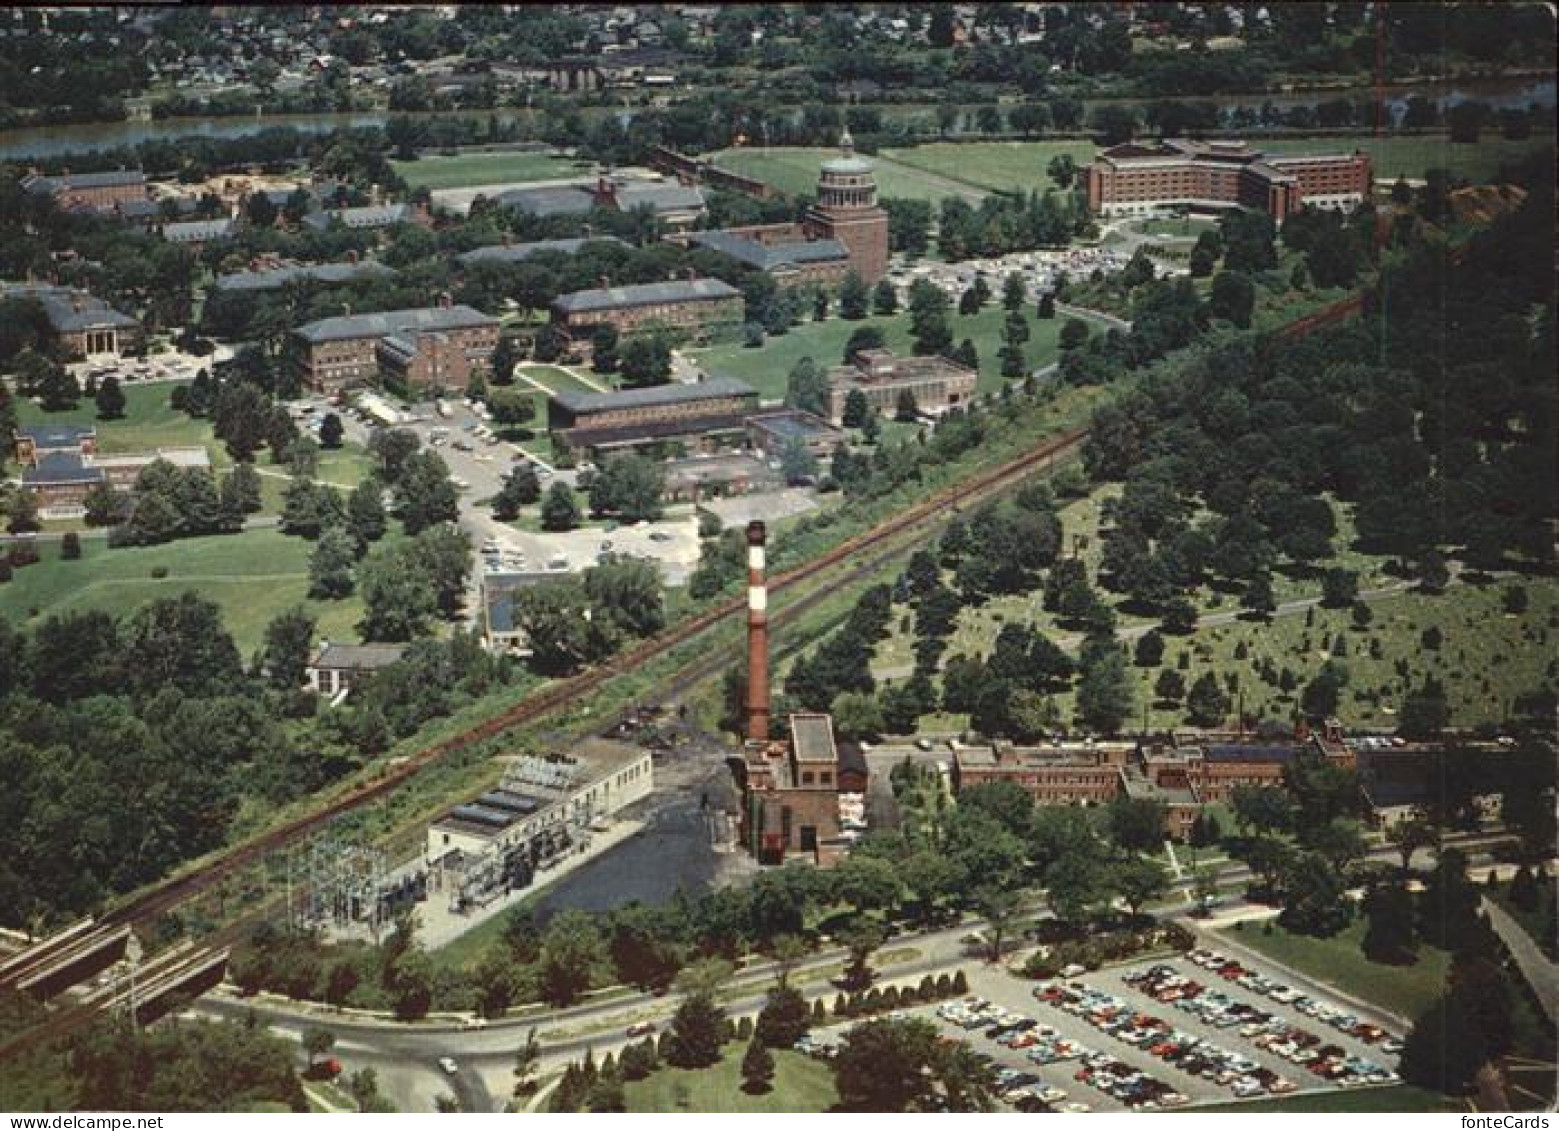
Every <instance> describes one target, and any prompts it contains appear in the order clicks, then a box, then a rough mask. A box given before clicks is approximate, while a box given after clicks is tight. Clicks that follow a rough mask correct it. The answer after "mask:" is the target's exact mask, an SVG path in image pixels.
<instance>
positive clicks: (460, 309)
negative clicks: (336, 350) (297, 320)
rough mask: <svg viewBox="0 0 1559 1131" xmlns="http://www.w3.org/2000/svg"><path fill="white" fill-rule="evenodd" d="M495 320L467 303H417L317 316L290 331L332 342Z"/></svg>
mask: <svg viewBox="0 0 1559 1131" xmlns="http://www.w3.org/2000/svg"><path fill="white" fill-rule="evenodd" d="M497 324H498V320H497V319H496V318H494V317H492V316H491V315H489V314H483V313H482V312H481V311H480V310H475V309H472V308H471V307H469V306H421V307H416V308H414V309H411V310H386V311H381V312H380V313H378V314H342V315H338V316H336V317H334V318H321V319H319V320H318V321H316V322H310V323H308V324H306V325H303V326H299V327H298V328H297V330H295V331H294V333H296V334H297V335H298V336H299V337H301V338H302V339H303V340H304V341H306V342H332V341H341V340H343V339H346V338H383V337H388V336H389V335H391V334H395V333H404V332H406V331H418V330H459V329H465V328H468V327H472V326H496V325H497Z"/></svg>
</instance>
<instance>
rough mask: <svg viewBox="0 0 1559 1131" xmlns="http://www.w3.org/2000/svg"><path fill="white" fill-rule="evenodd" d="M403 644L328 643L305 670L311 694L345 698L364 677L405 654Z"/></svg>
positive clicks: (323, 644)
mask: <svg viewBox="0 0 1559 1131" xmlns="http://www.w3.org/2000/svg"><path fill="white" fill-rule="evenodd" d="M405 651H406V646H405V645H404V644H343V643H340V642H339V641H332V640H325V641H322V642H321V643H320V646H319V650H318V651H317V652H315V653H314V655H313V656H312V657H311V658H310V659H309V662H308V667H306V668H304V669H303V674H304V679H305V681H306V682H307V685H308V688H309V690H310V691H317V692H318V693H319V694H321V695H324V696H327V697H332V698H333V697H336V696H343V697H344V696H345V695H346V693H347V692H348V691H350V690H351V689H352V685H353V684H354V683H356V682H357V681H358V680H360V679H362V678H363V677H364V676H368V675H373V673H374V672H376V671H379V670H381V669H383V668H387V667H389V666H390V665H391V664H393V663H395V662H396V661H398V660H399V659H400V658H401V656H402V655H404V654H405Z"/></svg>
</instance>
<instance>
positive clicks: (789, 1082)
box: [623, 1042, 839, 1113]
mask: <svg viewBox="0 0 1559 1131" xmlns="http://www.w3.org/2000/svg"><path fill="white" fill-rule="evenodd" d="M745 1051H746V1046H745V1045H742V1044H740V1043H737V1042H732V1043H731V1044H728V1045H727V1046H726V1049H725V1058H724V1059H723V1060H721V1061H720V1063H719V1064H717V1065H715V1066H714V1067H712V1068H700V1069H695V1070H692V1071H688V1070H684V1069H681V1068H662V1069H659V1070H658V1071H656V1072H654V1073H652V1074H651V1075H650V1076H649V1077H647V1078H646V1079H643V1080H636V1081H634V1082H632V1083H629V1084H625V1085H624V1086H623V1091H624V1093H625V1094H626V1096H627V1100H628V1110H629V1111H632V1112H678V1111H698V1112H731V1113H737V1112H740V1113H746V1112H819V1111H827V1110H828V1109H829V1108H831V1107H833V1106H834V1105H835V1104H836V1103H838V1101H839V1093H838V1092H837V1091H836V1090H835V1089H834V1077H833V1072H832V1071H831V1070H830V1069H829V1067H828V1065H826V1064H824V1063H823V1062H822V1061H818V1060H813V1059H812V1058H811V1057H807V1056H802V1055H801V1054H800V1053H797V1052H790V1051H789V1050H779V1051H776V1052H775V1053H774V1080H773V1086H772V1088H771V1089H770V1090H769V1091H768V1092H766V1093H764V1094H763V1095H758V1096H753V1095H748V1094H747V1093H746V1092H744V1091H743V1090H742V1074H741V1063H742V1054H743V1053H744V1052H745Z"/></svg>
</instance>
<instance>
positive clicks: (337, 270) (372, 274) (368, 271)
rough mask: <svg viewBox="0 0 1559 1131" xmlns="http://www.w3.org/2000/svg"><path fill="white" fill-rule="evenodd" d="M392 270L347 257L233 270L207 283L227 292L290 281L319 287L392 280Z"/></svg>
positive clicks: (260, 288) (276, 287) (270, 287)
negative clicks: (252, 269) (347, 258)
mask: <svg viewBox="0 0 1559 1131" xmlns="http://www.w3.org/2000/svg"><path fill="white" fill-rule="evenodd" d="M394 277H395V269H394V268H393V267H386V266H385V265H384V264H383V263H375V262H373V261H372V260H363V261H361V262H359V261H357V260H353V259H349V260H347V261H346V262H344V263H319V264H314V265H312V266H300V265H297V264H293V265H289V266H286V267H269V268H262V269H260V270H257V271H233V272H230V273H229V274H226V275H218V276H217V278H216V279H215V280H213V282H212V284H211V286H212V289H213V290H218V291H226V292H229V293H244V294H247V293H250V292H257V291H275V290H280V289H281V288H282V287H285V286H287V285H289V284H291V283H305V282H307V283H317V284H318V285H320V286H322V287H335V286H340V285H342V284H344V283H356V282H360V281H361V280H363V279H392V278H394Z"/></svg>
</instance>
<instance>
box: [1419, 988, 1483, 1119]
mask: <svg viewBox="0 0 1559 1131" xmlns="http://www.w3.org/2000/svg"><path fill="white" fill-rule="evenodd" d="M1490 1057H1491V1048H1490V1042H1489V1038H1488V1035H1487V1034H1485V1033H1484V1031H1483V1028H1482V1026H1481V1025H1480V1023H1479V1020H1478V1016H1477V1014H1476V1012H1475V1011H1474V1010H1473V1009H1472V1008H1471V1006H1470V1005H1469V1003H1468V1002H1467V1001H1466V999H1465V998H1464V997H1463V996H1462V995H1459V994H1454V993H1453V994H1447V995H1445V996H1444V997H1442V998H1441V999H1440V1000H1439V1001H1437V1002H1436V1003H1435V1004H1434V1005H1432V1006H1430V1007H1429V1008H1428V1009H1427V1010H1426V1011H1425V1012H1424V1013H1422V1014H1421V1015H1420V1016H1419V1017H1418V1019H1417V1020H1415V1021H1414V1022H1413V1028H1412V1029H1411V1030H1410V1031H1409V1032H1408V1035H1407V1039H1406V1040H1405V1041H1403V1043H1402V1058H1401V1069H1400V1071H1401V1073H1402V1079H1403V1080H1404V1081H1406V1082H1407V1083H1409V1084H1414V1085H1416V1086H1418V1087H1420V1088H1432V1089H1433V1090H1435V1091H1437V1092H1442V1093H1444V1094H1446V1095H1450V1096H1460V1095H1465V1094H1467V1093H1469V1092H1471V1091H1472V1090H1473V1087H1474V1084H1475V1081H1476V1078H1477V1075H1478V1072H1479V1070H1480V1069H1482V1068H1483V1066H1484V1065H1485V1064H1487V1063H1488V1061H1489V1059H1490Z"/></svg>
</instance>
